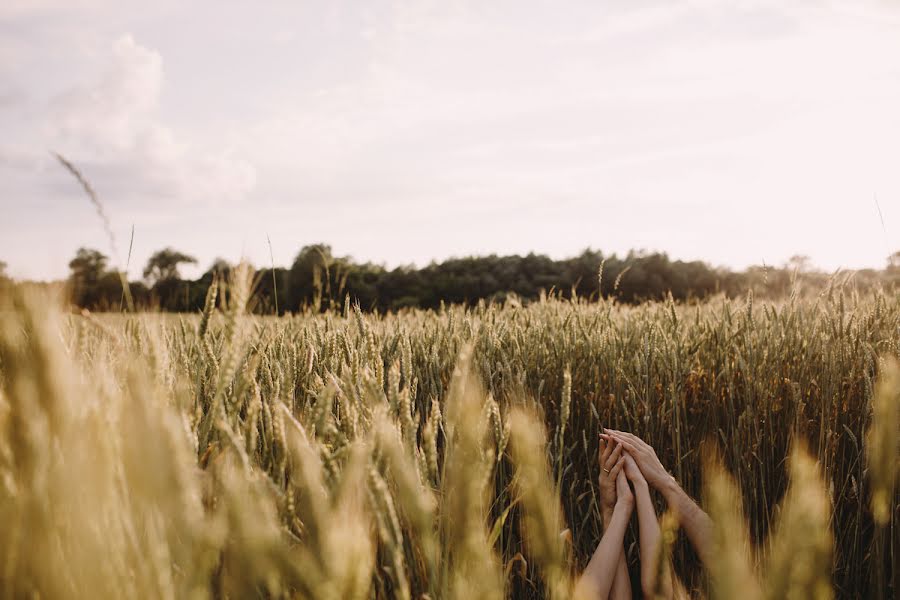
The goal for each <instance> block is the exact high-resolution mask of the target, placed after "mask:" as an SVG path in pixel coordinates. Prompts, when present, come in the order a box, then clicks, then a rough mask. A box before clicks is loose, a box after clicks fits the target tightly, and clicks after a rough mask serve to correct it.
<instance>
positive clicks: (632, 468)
mask: <svg viewBox="0 0 900 600" xmlns="http://www.w3.org/2000/svg"><path fill="white" fill-rule="evenodd" d="M622 456H624V457H625V464H624V465H623V466H622V471H623V472H624V473H625V477H626V478H627V479H628V481H630V482H631V485H633V486H634V487H635V490H637V489H638V488H639V487H644V488H646V487H647V479H646V478H645V477H644V474H643V473H641V470H640V468H639V467H638V466H637V463H636V462H634V458H632V457H631V455H630V454H628V453H627V452H625V453H624V454H623V455H622Z"/></svg>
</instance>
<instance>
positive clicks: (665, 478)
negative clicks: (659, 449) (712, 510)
mask: <svg viewBox="0 0 900 600" xmlns="http://www.w3.org/2000/svg"><path fill="white" fill-rule="evenodd" d="M604 432H605V434H604V437H605V438H606V439H608V440H614V441H616V442H618V443H619V444H621V445H622V447H624V448H625V450H626V451H627V452H628V454H629V455H631V457H632V458H633V459H634V462H635V463H637V466H638V467H639V468H640V470H641V473H643V475H644V478H645V479H646V480H647V483H648V484H649V485H650V487H652V488H654V489H656V490H657V491H658V492H660V493H661V494H662V495H663V497H664V498H665V499H666V503H668V505H669V507H670V508H673V509H674V510H675V511H676V513H677V515H678V521H679V524H680V525H681V527H682V528H683V529H684V531H685V533H687V536H688V540H690V542H691V545H692V546H693V547H694V550H695V551H696V552H697V555H698V556H699V557H700V560H702V561H703V564H704V565H705V566H706V567H707V568H709V565H710V560H711V559H712V555H713V550H712V540H713V537H712V536H713V525H712V520H711V519H710V518H709V515H707V514H706V513H705V512H703V510H701V508H700V507H699V506H697V503H696V502H694V501H693V500H692V499H691V497H690V496H688V495H687V493H686V492H685V491H684V490H683V489H681V486H679V485H678V482H676V481H675V478H674V477H672V476H671V475H669V473H668V472H667V471H666V470H665V469H664V468H663V466H662V463H660V462H659V458H657V456H656V452H655V451H654V450H653V448H652V447H651V446H650V445H649V444H647V443H646V442H645V441H643V440H642V439H641V438H639V437H637V436H636V435H633V434H631V433H627V432H624V431H616V430H614V429H604Z"/></svg>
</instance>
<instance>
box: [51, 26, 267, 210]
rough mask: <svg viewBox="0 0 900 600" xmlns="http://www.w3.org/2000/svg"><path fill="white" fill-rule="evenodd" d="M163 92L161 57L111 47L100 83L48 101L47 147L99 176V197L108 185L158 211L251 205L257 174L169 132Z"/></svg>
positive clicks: (123, 40) (122, 45)
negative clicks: (170, 204)
mask: <svg viewBox="0 0 900 600" xmlns="http://www.w3.org/2000/svg"><path fill="white" fill-rule="evenodd" d="M163 84H164V71H163V60H162V57H161V56H160V55H159V53H158V52H155V51H153V50H151V49H148V48H145V47H143V46H141V45H140V44H138V43H136V42H135V41H134V39H133V38H132V37H131V36H130V35H124V36H122V37H120V38H119V39H117V40H116V41H115V42H114V44H113V45H112V51H111V59H110V64H109V65H108V66H107V68H106V70H105V72H104V73H103V75H102V76H101V77H100V78H99V79H98V80H97V81H94V82H91V83H89V84H87V85H79V86H77V87H74V88H71V89H68V90H65V91H63V92H61V93H60V94H58V95H57V96H55V97H54V98H53V99H52V100H51V101H50V103H49V110H48V117H47V119H46V122H45V124H44V127H43V129H44V132H45V134H44V136H43V137H44V140H45V142H46V143H47V144H48V145H50V147H51V148H52V149H53V150H54V151H60V152H62V153H63V154H64V155H66V156H67V157H69V158H70V159H71V160H73V161H74V162H75V163H76V164H78V163H83V164H86V165H89V166H90V167H93V168H94V169H96V170H97V171H98V173H100V178H99V179H98V180H96V181H95V185H97V186H98V187H99V188H100V189H102V188H103V187H104V185H105V184H107V183H108V184H110V186H111V187H112V188H113V191H114V192H115V193H117V194H123V195H125V196H128V197H130V198H133V199H135V200H138V201H143V202H147V201H152V202H154V205H155V206H156V207H158V206H159V204H158V202H160V201H163V202H165V201H176V202H179V203H206V204H216V203H222V202H228V201H233V200H239V199H243V198H245V197H246V195H247V194H248V193H250V192H251V191H252V190H253V187H254V185H255V182H256V173H255V169H254V168H253V167H252V166H251V165H250V164H249V163H247V162H246V161H244V160H240V159H236V158H234V157H232V156H229V155H228V154H226V153H222V152H219V151H216V150H213V149H205V148H203V147H197V145H196V144H191V143H189V142H187V141H185V140H183V139H181V138H180V137H179V136H178V135H177V133H176V132H175V131H173V130H172V129H171V128H170V127H168V126H167V125H166V124H165V123H164V122H163V121H162V120H161V118H160V115H159V101H160V96H161V94H162V91H163ZM87 175H88V176H89V177H90V176H91V173H90V169H88V170H87ZM145 185H146V186H147V188H148V189H142V188H143V187H144V186H145ZM129 188H130V189H129Z"/></svg>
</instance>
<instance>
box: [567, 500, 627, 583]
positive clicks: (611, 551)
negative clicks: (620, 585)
mask: <svg viewBox="0 0 900 600" xmlns="http://www.w3.org/2000/svg"><path fill="white" fill-rule="evenodd" d="M630 516H631V510H630V509H628V508H626V507H624V506H622V505H621V504H617V505H616V508H615V509H614V510H613V514H612V518H611V519H610V520H609V525H608V526H607V527H606V530H605V531H604V532H603V537H602V538H601V539H600V543H599V544H598V545H597V549H596V550H594V554H593V556H591V560H590V561H589V562H588V565H587V567H585V569H584V573H582V574H581V579H579V581H578V585H577V587H576V597H578V598H580V599H584V600H589V599H590V600H594V599H597V600H605V599H606V598H609V593H610V590H611V589H612V584H613V579H614V578H615V575H616V573H617V571H618V568H619V560H620V558H621V557H622V554H623V551H622V542H623V540H624V539H625V528H626V526H627V525H628V518H629V517H630Z"/></svg>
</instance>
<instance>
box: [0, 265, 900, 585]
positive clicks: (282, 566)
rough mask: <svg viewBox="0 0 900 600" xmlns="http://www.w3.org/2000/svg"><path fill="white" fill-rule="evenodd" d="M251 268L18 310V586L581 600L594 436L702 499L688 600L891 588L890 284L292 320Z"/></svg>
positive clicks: (12, 509)
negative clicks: (271, 309)
mask: <svg viewBox="0 0 900 600" xmlns="http://www.w3.org/2000/svg"><path fill="white" fill-rule="evenodd" d="M249 279H250V277H249V271H248V270H247V269H244V268H239V269H237V270H236V271H235V273H234V279H233V281H231V282H230V283H229V285H228V286H227V288H226V286H225V284H224V283H223V284H221V285H219V286H217V287H216V286H214V287H213V288H212V290H211V294H210V296H209V297H208V298H207V308H206V310H205V311H204V313H203V314H202V315H197V316H183V317H179V316H176V315H162V314H142V315H137V316H134V315H120V314H116V315H90V314H85V315H78V316H74V315H66V314H64V313H63V312H62V311H61V310H59V309H58V308H55V307H54V305H53V303H52V302H50V301H49V300H47V298H45V297H44V298H34V297H29V296H28V294H25V293H21V294H18V293H16V294H13V298H11V299H10V300H8V301H7V302H5V304H3V305H0V523H2V525H0V594H2V596H3V597H6V598H20V597H40V598H51V599H55V598H234V599H237V598H256V597H258V598H288V597H290V598H316V599H320V598H321V599H329V598H335V599H337V598H401V599H407V598H431V599H432V600H436V599H438V598H458V599H477V598H485V599H488V598H503V597H510V598H544V597H548V598H566V597H571V586H572V579H573V576H575V575H577V573H578V572H579V570H580V569H581V568H582V567H583V566H584V564H585V563H586V561H587V559H588V558H589V557H590V555H591V552H592V551H593V549H594V547H595V546H596V544H597V542H598V540H599V539H600V536H601V533H602V526H601V521H600V513H599V510H598V505H597V475H598V466H597V459H596V457H597V452H598V433H599V431H600V428H601V427H614V428H616V429H620V430H626V431H631V432H634V433H635V434H637V435H639V436H641V437H642V438H643V439H644V440H646V441H647V442H648V443H650V444H651V445H653V446H654V447H655V449H656V451H657V454H658V455H659V457H660V459H661V461H662V463H663V465H665V466H666V468H667V469H669V471H670V472H671V473H672V474H673V475H674V476H675V478H676V479H677V480H678V481H679V482H680V483H681V484H682V485H683V486H684V488H685V489H686V490H687V491H688V492H689V493H690V494H691V495H693V496H694V497H696V498H698V499H701V500H700V501H701V504H702V505H703V506H704V507H705V508H707V510H709V511H710V513H711V516H712V517H713V520H714V522H715V523H716V525H717V528H718V530H717V534H716V543H717V544H718V552H717V554H716V555H717V556H718V557H720V559H721V560H720V561H719V562H720V564H716V565H715V566H714V568H712V569H710V571H702V570H701V569H700V565H699V563H698V561H697V559H696V557H695V556H694V555H693V554H692V551H691V550H690V548H689V547H688V546H687V544H686V543H685V541H684V539H683V538H684V535H683V534H678V537H677V538H676V541H675V542H674V544H673V545H672V547H671V548H670V552H671V556H672V560H673V563H674V566H675V570H676V572H677V573H678V575H679V577H680V578H681V579H682V580H683V581H684V583H685V585H686V586H687V588H688V589H689V590H692V591H693V592H694V593H695V594H696V595H698V596H699V595H704V596H711V597H718V598H736V597H741V598H783V597H791V598H827V597H830V596H831V595H832V594H833V595H835V596H836V597H843V598H852V597H859V596H867V597H893V595H894V594H896V590H897V574H898V567H897V562H898V561H897V556H898V554H897V553H898V543H900V542H898V539H900V532H898V522H897V519H898V517H900V502H898V494H897V491H896V485H895V481H896V474H897V467H898V436H900V433H898V426H900V425H898V423H900V413H898V411H900V373H898V371H897V368H896V367H895V366H894V363H893V362H892V360H893V357H898V356H900V297H898V296H896V295H893V294H887V293H877V294H872V295H866V296H863V297H858V296H856V295H855V294H853V293H852V292H851V291H849V290H842V289H832V290H828V291H826V292H825V293H823V294H822V295H821V296H818V297H814V298H804V299H800V298H792V299H785V300H784V301H782V302H779V303H768V302H767V303H761V302H753V299H752V298H747V299H745V300H741V301H733V300H726V299H724V298H716V299H713V300H711V301H709V302H706V303H703V304H699V305H681V304H676V303H672V302H663V303H651V304H644V305H640V306H620V305H617V304H615V303H613V302H611V301H601V302H599V303H598V302H591V303H589V302H585V301H581V300H574V301H568V300H566V301H564V300H560V299H553V298H550V299H544V300H542V301H541V302H537V303H533V304H530V305H527V306H518V305H515V304H514V303H508V304H506V305H504V306H489V305H488V306H485V305H481V306H478V307H475V308H470V309H465V308H461V307H448V308H446V309H442V310H439V311H429V312H425V311H410V312H402V313H400V314H392V315H383V316H375V315H366V314H362V313H360V312H359V311H357V310H355V309H354V308H353V307H352V306H350V305H349V304H348V305H347V306H346V307H345V308H344V310H343V311H342V312H335V313H325V314H316V315H313V314H306V315H297V316H293V317H282V318H276V317H251V316H246V315H245V309H246V305H247V303H248V302H252V285H251V282H250V280H249ZM226 292H227V293H226ZM714 455H718V456H719V457H720V458H721V464H722V465H724V468H725V472H727V473H730V477H726V476H724V472H723V471H721V470H714V469H713V468H712V467H711V466H707V467H704V465H705V464H706V465H712V464H714V463H715V461H713V460H712V459H711V458H710V457H712V456H714ZM807 457H812V459H814V460H807ZM715 464H718V463H715ZM704 487H705V489H704ZM737 497H740V498H742V502H737V501H736V500H735V498H737ZM657 500H658V501H659V500H661V499H660V498H657ZM741 505H742V512H743V514H740V511H739V510H737V509H740V507H741ZM664 510H665V506H663V505H662V503H660V505H659V506H658V511H659V513H660V514H661V515H662V514H663V512H664ZM631 529H632V531H630V532H629V533H628V534H627V536H626V540H625V550H626V554H627V556H628V560H629V564H630V571H631V577H632V579H633V580H634V581H635V584H634V586H633V589H635V590H636V591H637V590H639V589H640V585H639V584H638V583H637V573H638V571H637V564H636V563H637V558H638V554H637V549H636V547H635V544H634V543H633V542H634V540H635V539H636V536H635V532H634V531H633V530H634V529H635V526H634V524H632V526H631Z"/></svg>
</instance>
